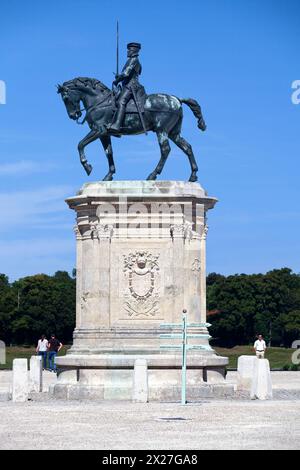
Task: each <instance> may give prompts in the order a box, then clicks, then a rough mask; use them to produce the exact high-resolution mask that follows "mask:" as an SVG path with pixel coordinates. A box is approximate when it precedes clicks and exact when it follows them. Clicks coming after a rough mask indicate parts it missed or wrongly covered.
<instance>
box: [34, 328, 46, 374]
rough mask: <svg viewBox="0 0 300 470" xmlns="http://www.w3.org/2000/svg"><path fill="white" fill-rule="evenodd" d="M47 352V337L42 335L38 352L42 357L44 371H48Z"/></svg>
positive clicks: (37, 348)
mask: <svg viewBox="0 0 300 470" xmlns="http://www.w3.org/2000/svg"><path fill="white" fill-rule="evenodd" d="M47 351H48V340H47V338H46V336H45V335H42V336H41V337H40V339H39V340H38V344H37V347H36V352H37V354H38V355H39V356H42V362H43V369H44V370H45V369H47Z"/></svg>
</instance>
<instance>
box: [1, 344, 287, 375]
mask: <svg viewBox="0 0 300 470" xmlns="http://www.w3.org/2000/svg"><path fill="white" fill-rule="evenodd" d="M69 347H70V346H64V347H63V348H62V349H61V351H60V352H59V354H58V355H59V356H64V355H65V354H66V352H67V350H68V349H69ZM214 349H215V351H216V353H217V354H219V355H220V356H226V357H228V358H229V368H230V369H236V367H237V360H238V357H239V356H242V355H244V354H246V355H253V354H254V352H253V348H252V346H235V347H234V348H231V349H227V348H219V347H214ZM293 352H294V349H285V348H269V349H267V352H266V355H265V357H266V359H269V361H270V366H271V369H282V368H283V366H284V365H286V364H291V356H292V354H293ZM34 354H36V353H35V348H34V346H32V347H30V348H28V347H27V348H25V347H22V346H14V347H7V348H6V364H4V365H3V364H0V370H1V369H11V368H12V361H13V359H15V358H20V359H21V358H27V359H30V357H31V356H32V355H34Z"/></svg>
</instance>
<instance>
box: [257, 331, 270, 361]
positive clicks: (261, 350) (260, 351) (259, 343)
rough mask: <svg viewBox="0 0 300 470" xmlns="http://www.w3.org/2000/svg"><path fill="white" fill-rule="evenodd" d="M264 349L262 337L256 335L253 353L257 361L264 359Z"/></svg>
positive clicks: (264, 344)
mask: <svg viewBox="0 0 300 470" xmlns="http://www.w3.org/2000/svg"><path fill="white" fill-rule="evenodd" d="M266 349H267V347H266V343H265V341H264V339H263V337H262V335H258V339H257V340H256V341H255V343H254V351H255V353H256V357H257V358H258V359H264V357H265V351H266Z"/></svg>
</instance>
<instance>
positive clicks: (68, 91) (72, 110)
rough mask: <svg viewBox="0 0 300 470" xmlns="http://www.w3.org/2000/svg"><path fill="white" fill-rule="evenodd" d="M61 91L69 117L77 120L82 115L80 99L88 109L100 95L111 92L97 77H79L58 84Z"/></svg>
mask: <svg viewBox="0 0 300 470" xmlns="http://www.w3.org/2000/svg"><path fill="white" fill-rule="evenodd" d="M57 93H59V94H60V95H61V97H62V99H63V102H64V103H65V106H66V109H67V112H68V115H69V118H71V119H74V120H77V119H79V118H80V116H81V114H82V113H81V110H80V101H82V102H83V105H84V107H85V108H86V109H87V108H88V107H89V106H91V105H93V101H94V100H96V99H98V97H99V95H100V96H101V95H103V94H107V93H110V90H109V88H107V86H105V85H104V84H103V83H102V82H100V81H99V80H97V79H95V78H88V77H77V78H74V79H73V80H69V81H68V82H64V83H63V84H62V85H57Z"/></svg>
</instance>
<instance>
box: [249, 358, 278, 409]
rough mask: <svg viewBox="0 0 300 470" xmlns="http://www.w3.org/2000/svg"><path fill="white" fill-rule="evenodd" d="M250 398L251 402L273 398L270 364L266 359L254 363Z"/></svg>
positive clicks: (256, 360)
mask: <svg viewBox="0 0 300 470" xmlns="http://www.w3.org/2000/svg"><path fill="white" fill-rule="evenodd" d="M250 397H251V399H252V400H255V399H256V398H257V399H258V400H271V399H272V397H273V392H272V381H271V372H270V363H269V361H268V359H257V358H255V361H254V369H253V379H252V384H251V392H250Z"/></svg>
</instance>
